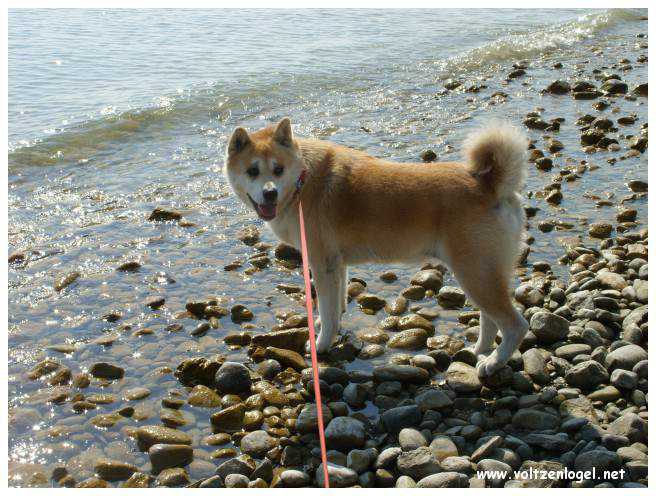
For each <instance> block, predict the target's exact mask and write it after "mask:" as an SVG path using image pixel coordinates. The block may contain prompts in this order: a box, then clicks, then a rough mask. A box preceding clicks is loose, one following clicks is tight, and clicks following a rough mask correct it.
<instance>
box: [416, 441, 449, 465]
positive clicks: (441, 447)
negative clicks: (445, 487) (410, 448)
mask: <svg viewBox="0 0 656 496" xmlns="http://www.w3.org/2000/svg"><path fill="white" fill-rule="evenodd" d="M417 448H419V446H417ZM429 448H430V450H431V452H432V453H433V456H434V457H435V458H437V460H438V461H440V462H441V461H442V460H444V459H445V458H449V457H452V456H458V454H459V453H458V447H457V446H456V445H455V443H454V442H453V441H451V438H449V437H448V436H437V437H435V438H434V439H433V440H432V441H431V443H430V446H429Z"/></svg>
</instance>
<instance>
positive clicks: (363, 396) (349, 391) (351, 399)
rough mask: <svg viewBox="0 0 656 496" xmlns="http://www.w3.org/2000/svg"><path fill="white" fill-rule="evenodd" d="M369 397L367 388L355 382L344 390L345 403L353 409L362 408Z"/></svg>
mask: <svg viewBox="0 0 656 496" xmlns="http://www.w3.org/2000/svg"><path fill="white" fill-rule="evenodd" d="M367 397H368V392H367V388H365V387H364V386H363V385H362V384H358V383H355V382H351V383H349V385H348V386H346V387H345V388H344V401H346V403H348V404H349V406H350V407H352V408H356V409H357V408H362V407H363V406H364V405H365V402H366V400H367Z"/></svg>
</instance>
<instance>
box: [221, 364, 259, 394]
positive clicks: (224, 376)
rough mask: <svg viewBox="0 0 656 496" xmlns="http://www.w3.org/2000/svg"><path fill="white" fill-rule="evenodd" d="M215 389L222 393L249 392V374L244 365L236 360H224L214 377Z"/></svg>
mask: <svg viewBox="0 0 656 496" xmlns="http://www.w3.org/2000/svg"><path fill="white" fill-rule="evenodd" d="M214 381H215V385H216V389H217V390H218V391H219V393H222V394H241V393H249V392H250V390H251V382H252V381H251V375H250V372H249V370H248V369H247V368H246V366H245V365H243V364H241V363H237V362H225V363H223V365H221V367H219V370H218V371H217V372H216V376H215V378H214Z"/></svg>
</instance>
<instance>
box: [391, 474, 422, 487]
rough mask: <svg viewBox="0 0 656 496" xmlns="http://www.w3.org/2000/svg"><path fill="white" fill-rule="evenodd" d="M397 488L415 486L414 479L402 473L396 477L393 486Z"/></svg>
mask: <svg viewBox="0 0 656 496" xmlns="http://www.w3.org/2000/svg"><path fill="white" fill-rule="evenodd" d="M394 487H396V488H397V489H405V488H412V487H417V483H416V482H415V481H414V479H413V478H412V477H408V476H407V475H402V476H401V477H399V478H398V479H396V485H395V486H394Z"/></svg>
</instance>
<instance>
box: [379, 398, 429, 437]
mask: <svg viewBox="0 0 656 496" xmlns="http://www.w3.org/2000/svg"><path fill="white" fill-rule="evenodd" d="M380 418H381V420H382V422H383V425H384V426H385V429H386V430H387V432H390V433H396V432H399V431H400V430H401V429H403V428H404V427H414V426H416V425H419V423H420V422H421V418H422V417H421V410H419V407H418V406H417V405H408V406H398V407H395V408H390V409H389V410H387V411H385V412H383V414H382V415H381V416H380Z"/></svg>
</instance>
